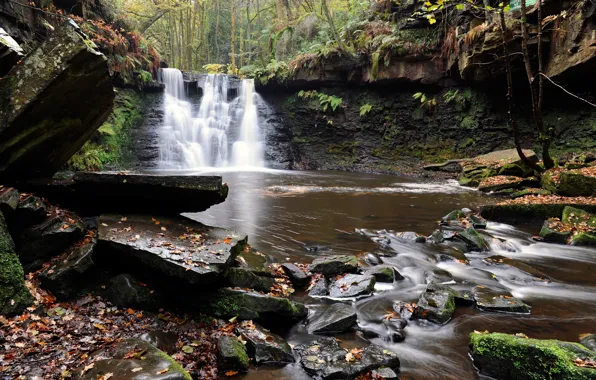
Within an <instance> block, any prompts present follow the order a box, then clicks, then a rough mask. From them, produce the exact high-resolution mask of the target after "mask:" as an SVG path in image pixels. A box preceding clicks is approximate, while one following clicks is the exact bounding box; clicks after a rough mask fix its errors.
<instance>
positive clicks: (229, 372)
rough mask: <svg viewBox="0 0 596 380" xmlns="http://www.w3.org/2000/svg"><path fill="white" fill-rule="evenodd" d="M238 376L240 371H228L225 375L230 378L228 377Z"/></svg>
mask: <svg viewBox="0 0 596 380" xmlns="http://www.w3.org/2000/svg"><path fill="white" fill-rule="evenodd" d="M237 374H238V371H228V372H226V373H225V375H226V376H228V377H230V376H234V375H237Z"/></svg>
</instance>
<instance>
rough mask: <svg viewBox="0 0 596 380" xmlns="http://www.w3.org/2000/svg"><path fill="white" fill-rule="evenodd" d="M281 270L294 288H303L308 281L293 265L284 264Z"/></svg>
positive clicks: (300, 270)
mask: <svg viewBox="0 0 596 380" xmlns="http://www.w3.org/2000/svg"><path fill="white" fill-rule="evenodd" d="M281 268H282V269H283V271H284V273H285V274H286V275H287V276H288V277H289V278H290V282H291V283H292V284H293V285H294V286H296V287H303V286H305V285H306V284H308V282H309V281H310V277H309V276H308V275H307V274H306V273H305V272H304V271H303V270H302V269H300V268H299V267H298V266H297V265H295V264H291V263H285V264H282V265H281Z"/></svg>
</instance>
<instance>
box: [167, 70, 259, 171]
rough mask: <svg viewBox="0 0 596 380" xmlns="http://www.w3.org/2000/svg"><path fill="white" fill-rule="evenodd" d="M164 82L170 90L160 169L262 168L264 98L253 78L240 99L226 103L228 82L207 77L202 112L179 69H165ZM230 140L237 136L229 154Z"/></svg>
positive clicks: (221, 77) (219, 77)
mask: <svg viewBox="0 0 596 380" xmlns="http://www.w3.org/2000/svg"><path fill="white" fill-rule="evenodd" d="M161 80H162V82H163V83H164V84H165V86H166V90H165V95H164V96H165V99H164V125H163V126H162V127H161V129H160V144H159V167H160V168H161V169H187V170H193V169H203V168H210V167H217V168H225V167H242V168H261V167H263V166H264V150H263V138H262V134H261V130H260V128H259V121H258V115H257V104H256V103H257V102H259V101H261V99H260V97H259V95H258V94H257V93H256V92H255V91H254V82H253V81H252V79H243V80H242V85H241V91H240V96H239V97H237V98H236V99H233V100H232V101H231V102H228V89H229V82H230V81H229V77H228V76H227V75H211V74H210V75H208V76H207V78H206V80H205V83H204V86H203V97H202V98H201V103H200V105H199V107H198V109H194V108H196V107H193V105H192V104H191V103H190V102H189V101H188V99H187V97H186V93H185V90H184V82H183V78H182V73H181V72H180V70H177V69H162V71H161ZM230 136H237V137H236V139H235V141H234V143H233V145H232V147H231V149H230V141H232V138H230ZM230 150H231V152H232V155H231V157H230V154H229V152H230Z"/></svg>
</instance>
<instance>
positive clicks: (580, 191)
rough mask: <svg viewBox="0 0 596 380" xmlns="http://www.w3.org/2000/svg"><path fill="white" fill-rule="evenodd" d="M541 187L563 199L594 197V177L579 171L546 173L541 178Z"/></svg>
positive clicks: (595, 190) (595, 189)
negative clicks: (563, 197)
mask: <svg viewBox="0 0 596 380" xmlns="http://www.w3.org/2000/svg"><path fill="white" fill-rule="evenodd" d="M542 187H543V188H544V189H546V190H550V191H552V192H553V193H554V194H557V195H562V196H565V197H590V196H596V177H593V176H591V175H588V174H584V173H583V172H582V170H581V169H579V170H571V171H566V172H547V173H545V174H544V175H543V176H542Z"/></svg>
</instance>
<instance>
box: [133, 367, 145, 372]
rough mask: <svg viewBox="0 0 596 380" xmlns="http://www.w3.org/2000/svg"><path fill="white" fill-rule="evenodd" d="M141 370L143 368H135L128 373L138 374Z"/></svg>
mask: <svg viewBox="0 0 596 380" xmlns="http://www.w3.org/2000/svg"><path fill="white" fill-rule="evenodd" d="M142 370H143V367H137V368H133V369H131V370H130V372H139V371H142Z"/></svg>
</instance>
